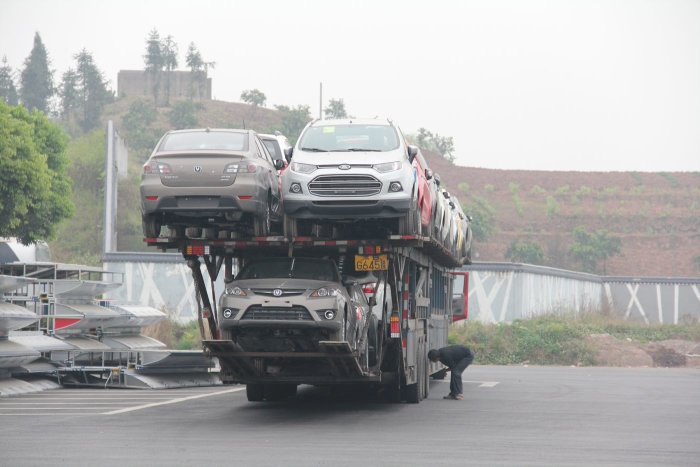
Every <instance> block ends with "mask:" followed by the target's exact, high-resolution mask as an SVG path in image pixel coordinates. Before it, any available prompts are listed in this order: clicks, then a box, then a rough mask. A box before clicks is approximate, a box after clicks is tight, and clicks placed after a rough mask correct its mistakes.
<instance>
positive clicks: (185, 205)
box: [141, 177, 266, 214]
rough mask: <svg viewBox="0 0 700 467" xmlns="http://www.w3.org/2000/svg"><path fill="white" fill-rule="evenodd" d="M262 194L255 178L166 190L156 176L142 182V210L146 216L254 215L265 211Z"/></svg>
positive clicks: (261, 189) (263, 194)
mask: <svg viewBox="0 0 700 467" xmlns="http://www.w3.org/2000/svg"><path fill="white" fill-rule="evenodd" d="M265 195H266V193H265V191H264V188H263V187H261V186H260V185H258V184H257V183H256V182H255V180H254V179H250V180H245V179H243V178H242V177H239V178H238V179H237V180H236V182H235V184H233V185H230V186H226V187H201V186H196V187H169V186H165V185H163V184H162V183H161V181H160V179H159V178H155V177H154V178H153V179H150V180H149V179H144V180H143V181H142V183H141V207H142V210H143V212H144V213H145V214H151V213H156V212H171V213H176V214H187V213H195V214H196V213H214V214H215V213H221V212H227V211H241V212H253V213H255V212H261V211H263V210H264V208H265V202H266V196H265ZM241 197H243V199H241ZM248 197H250V198H248Z"/></svg>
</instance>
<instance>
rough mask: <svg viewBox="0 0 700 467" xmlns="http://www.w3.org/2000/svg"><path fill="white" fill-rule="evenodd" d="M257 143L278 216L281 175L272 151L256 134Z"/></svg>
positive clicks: (275, 212) (275, 213) (273, 208)
mask: <svg viewBox="0 0 700 467" xmlns="http://www.w3.org/2000/svg"><path fill="white" fill-rule="evenodd" d="M255 144H256V145H257V147H258V151H259V152H260V158H261V159H262V160H263V161H265V163H264V167H265V171H266V174H265V177H266V180H267V186H268V187H269V188H270V192H271V193H272V212H273V214H274V215H275V216H276V217H277V216H279V215H280V214H281V213H280V180H279V175H278V173H277V169H276V168H275V163H274V160H273V158H272V156H271V155H270V152H269V151H268V150H267V148H266V147H265V145H264V144H263V142H262V141H260V138H258V136H257V135H256V136H255Z"/></svg>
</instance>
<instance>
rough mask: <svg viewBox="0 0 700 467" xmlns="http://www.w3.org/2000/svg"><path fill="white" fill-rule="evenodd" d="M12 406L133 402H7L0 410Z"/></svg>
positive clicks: (122, 402) (0, 406)
mask: <svg viewBox="0 0 700 467" xmlns="http://www.w3.org/2000/svg"><path fill="white" fill-rule="evenodd" d="M13 405H134V403H133V402H127V401H110V402H8V403H6V404H0V410H3V409H4V408H6V407H8V406H13Z"/></svg>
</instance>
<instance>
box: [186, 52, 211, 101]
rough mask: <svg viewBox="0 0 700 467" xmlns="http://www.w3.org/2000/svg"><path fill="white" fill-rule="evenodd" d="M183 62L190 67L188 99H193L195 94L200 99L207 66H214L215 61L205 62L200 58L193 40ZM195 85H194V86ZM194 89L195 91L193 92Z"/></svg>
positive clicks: (205, 81) (204, 85) (200, 55)
mask: <svg viewBox="0 0 700 467" xmlns="http://www.w3.org/2000/svg"><path fill="white" fill-rule="evenodd" d="M185 62H186V63H187V66H188V67H189V68H190V72H191V73H192V77H191V78H190V89H189V91H190V99H194V96H195V94H197V95H198V96H199V98H200V99H201V98H202V97H203V96H204V89H205V87H206V84H207V75H208V73H209V68H214V67H215V66H216V62H205V61H204V59H203V58H202V54H201V53H200V52H199V50H197V47H196V46H195V45H194V42H190V46H189V47H188V49H187V56H186V57H185ZM195 85H196V87H195ZM195 90H196V92H195Z"/></svg>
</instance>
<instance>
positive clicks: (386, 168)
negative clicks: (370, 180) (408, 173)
mask: <svg viewBox="0 0 700 467" xmlns="http://www.w3.org/2000/svg"><path fill="white" fill-rule="evenodd" d="M400 168H401V161H396V162H386V163H384V164H376V165H375V166H374V170H376V171H377V172H379V173H386V172H393V171H394V170H399V169H400Z"/></svg>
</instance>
